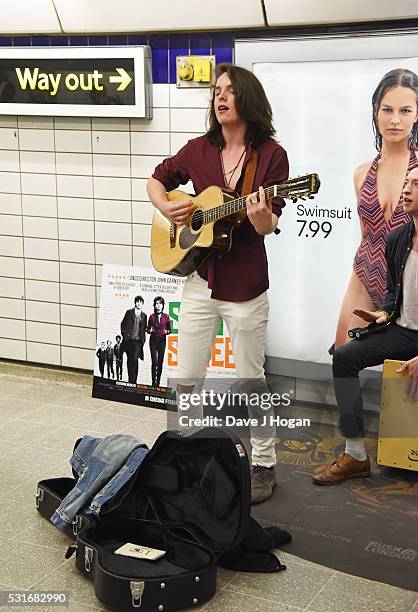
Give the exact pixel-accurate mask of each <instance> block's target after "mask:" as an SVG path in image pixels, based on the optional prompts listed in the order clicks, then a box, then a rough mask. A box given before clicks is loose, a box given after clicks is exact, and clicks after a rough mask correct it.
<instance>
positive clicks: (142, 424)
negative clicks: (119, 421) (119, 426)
mask: <svg viewBox="0 0 418 612" xmlns="http://www.w3.org/2000/svg"><path fill="white" fill-rule="evenodd" d="M166 429H167V427H166V425H165V424H163V423H153V422H150V421H148V420H145V419H142V420H141V421H140V420H139V419H138V421H136V422H135V424H134V425H133V426H132V427H130V428H129V429H126V430H125V431H124V432H123V433H127V434H130V435H131V436H135V437H136V438H139V439H140V440H143V441H144V442H145V443H146V444H147V445H148V446H149V447H150V448H151V446H152V445H153V444H154V442H155V440H156V439H157V438H158V436H159V435H160V433H162V432H163V431H166Z"/></svg>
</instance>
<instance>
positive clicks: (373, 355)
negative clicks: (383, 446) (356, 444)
mask: <svg viewBox="0 0 418 612" xmlns="http://www.w3.org/2000/svg"><path fill="white" fill-rule="evenodd" d="M417 355H418V331H413V330H410V329H405V328H403V327H400V326H399V325H396V324H395V323H393V324H391V325H389V326H387V327H386V328H385V329H383V330H382V331H378V332H375V333H371V334H369V335H368V336H365V337H363V338H360V339H354V340H351V342H348V343H347V344H345V345H344V346H341V347H340V348H338V349H336V351H335V353H334V356H333V363H332V372H333V376H334V388H335V396H336V398H337V404H338V410H339V413H340V427H341V431H342V433H343V435H344V436H345V437H346V438H359V437H362V436H363V435H364V427H363V398H362V395H361V388H360V381H359V372H360V370H363V369H364V368H368V367H371V366H376V365H380V364H382V363H383V362H384V360H385V359H399V360H401V361H407V360H408V359H412V358H413V357H416V356H417Z"/></svg>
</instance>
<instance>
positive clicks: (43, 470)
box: [5, 440, 68, 478]
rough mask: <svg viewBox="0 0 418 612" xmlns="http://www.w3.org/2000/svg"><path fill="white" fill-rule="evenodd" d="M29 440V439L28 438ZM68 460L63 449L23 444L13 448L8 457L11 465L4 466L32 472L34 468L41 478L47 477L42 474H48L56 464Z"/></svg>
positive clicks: (66, 453)
mask: <svg viewBox="0 0 418 612" xmlns="http://www.w3.org/2000/svg"><path fill="white" fill-rule="evenodd" d="M28 442H29V440H28ZM66 460H68V452H67V451H64V450H56V449H52V448H42V449H41V448H40V447H39V446H38V445H34V446H32V445H30V444H25V445H24V446H21V447H20V448H18V449H16V448H15V450H14V452H13V453H11V455H10V457H9V461H11V462H13V465H12V466H10V465H9V466H5V468H6V469H15V468H16V467H18V468H19V469H20V470H26V471H27V472H28V473H29V474H32V473H33V472H34V470H35V469H36V471H37V473H39V474H40V476H41V478H42V477H43V478H47V476H44V474H48V472H49V471H51V470H52V468H54V467H55V466H56V465H58V464H60V463H63V462H64V461H66Z"/></svg>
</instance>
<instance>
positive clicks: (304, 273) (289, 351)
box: [236, 37, 418, 374]
mask: <svg viewBox="0 0 418 612" xmlns="http://www.w3.org/2000/svg"><path fill="white" fill-rule="evenodd" d="M376 38H377V37H376ZM394 38H396V40H393V41H392V39H391V40H390V41H388V40H387V37H386V39H385V40H382V41H381V40H377V39H376V40H375V39H374V38H373V43H371V42H370V40H366V39H361V38H356V39H355V40H351V39H344V40H342V41H337V40H331V41H330V40H315V41H313V40H309V41H303V42H301V41H299V40H296V41H283V42H282V41H277V42H263V43H261V42H260V43H258V44H255V43H251V42H242V44H241V45H238V46H237V58H236V60H237V63H239V64H240V65H243V66H246V67H248V66H250V67H251V69H252V70H253V72H254V74H255V75H256V76H257V77H258V78H259V79H260V81H261V83H262V84H263V87H264V89H265V91H266V94H267V97H268V99H269V101H270V103H271V106H272V110H273V119H274V125H275V127H276V129H277V135H276V136H277V140H278V142H279V143H280V144H281V145H282V146H283V147H284V148H285V150H286V151H287V153H288V157H289V163H290V169H289V175H290V177H296V176H298V175H303V174H305V173H309V172H316V173H318V175H319V178H320V181H321V187H320V189H319V193H318V194H317V195H315V197H314V199H312V200H308V199H307V200H305V201H298V202H295V203H294V202H291V201H289V200H287V201H286V206H285V208H284V210H283V214H282V216H281V218H280V219H279V228H280V229H281V233H280V235H279V236H268V237H267V238H266V248H267V253H268V260H269V276H270V290H269V301H270V313H280V315H279V316H278V317H272V316H271V315H270V319H269V324H268V331H267V346H266V355H268V356H269V357H273V358H279V359H280V360H282V361H281V364H282V365H283V364H284V363H285V362H286V361H287V360H292V362H291V363H292V364H294V363H295V361H293V360H297V361H298V362H299V363H304V364H305V365H307V364H309V363H311V364H318V363H330V362H331V357H330V356H329V354H328V349H329V348H330V346H331V345H332V344H333V342H334V340H335V334H336V328H337V321H338V317H339V313H340V309H341V305H342V302H343V298H344V295H345V292H346V289H347V286H348V283H349V280H350V277H351V274H352V271H353V262H354V259H355V255H356V251H357V249H358V248H359V245H360V242H361V232H360V222H359V215H358V211H357V199H356V194H355V190H354V186H353V174H354V171H355V170H356V168H358V167H359V166H360V165H362V164H365V163H366V162H370V164H371V163H372V160H374V159H375V158H376V156H377V154H378V152H377V151H376V149H375V146H374V134H373V128H372V102H371V101H372V95H373V92H374V90H375V89H376V87H377V85H378V83H379V82H380V81H381V79H382V77H383V76H384V75H385V74H386V73H387V72H388V71H390V70H393V69H396V68H405V69H409V70H412V71H414V72H415V73H417V74H418V57H417V53H416V45H413V44H412V42H411V41H408V37H403V38H402V39H401V40H400V38H401V37H394ZM263 49H264V50H263ZM378 55H380V57H378ZM367 58H369V59H367ZM411 161H413V160H411ZM372 170H373V169H372ZM370 180H371V179H370ZM379 186H380V185H379V182H378V187H379ZM398 206H399V207H402V202H401V201H399V204H398ZM396 214H397V215H398V216H399V214H398V211H397V212H396ZM363 221H364V220H363ZM366 221H367V219H366ZM389 231H390V228H389ZM365 249H367V245H364V247H363V251H364V250H365ZM382 257H383V255H382ZM356 273H357V270H356ZM357 274H358V273H357ZM357 307H358V306H357ZM281 371H283V372H286V374H289V372H288V371H287V370H283V367H282V369H281Z"/></svg>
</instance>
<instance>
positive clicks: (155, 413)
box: [145, 407, 167, 425]
mask: <svg viewBox="0 0 418 612" xmlns="http://www.w3.org/2000/svg"><path fill="white" fill-rule="evenodd" d="M146 410H147V412H146V415H145V417H146V419H147V420H148V421H151V422H152V423H162V424H163V425H167V412H166V411H165V410H156V409H155V408H148V407H147V409H146Z"/></svg>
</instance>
